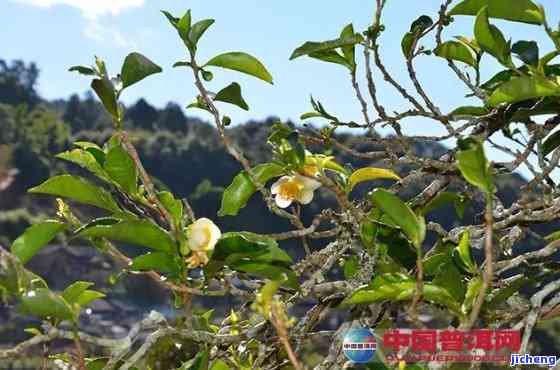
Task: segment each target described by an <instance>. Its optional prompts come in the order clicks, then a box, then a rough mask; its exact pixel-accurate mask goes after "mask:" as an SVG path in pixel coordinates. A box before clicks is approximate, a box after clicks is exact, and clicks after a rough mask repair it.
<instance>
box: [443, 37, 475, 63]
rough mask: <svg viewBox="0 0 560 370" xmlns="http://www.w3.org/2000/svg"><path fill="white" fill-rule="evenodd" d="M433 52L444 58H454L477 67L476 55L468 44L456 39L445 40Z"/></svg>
mask: <svg viewBox="0 0 560 370" xmlns="http://www.w3.org/2000/svg"><path fill="white" fill-rule="evenodd" d="M434 54H435V55H437V56H438V57H442V58H445V59H450V60H456V61H459V62H463V63H465V64H468V65H470V66H471V67H474V68H478V62H477V60H476V56H475V55H474V54H473V52H472V51H471V49H469V47H468V46H466V45H464V44H463V43H461V42H458V41H447V42H444V43H443V44H441V45H440V46H438V47H437V48H436V49H435V50H434Z"/></svg>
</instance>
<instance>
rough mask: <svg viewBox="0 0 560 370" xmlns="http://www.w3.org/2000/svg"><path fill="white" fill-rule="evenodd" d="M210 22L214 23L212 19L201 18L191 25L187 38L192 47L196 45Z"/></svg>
mask: <svg viewBox="0 0 560 370" xmlns="http://www.w3.org/2000/svg"><path fill="white" fill-rule="evenodd" d="M212 24H214V20H213V19H203V20H201V21H199V22H196V23H195V24H193V25H192V27H191V30H190V31H189V40H190V41H191V43H192V45H193V46H194V47H196V45H197V44H198V41H199V40H200V38H201V37H202V35H203V34H204V32H206V30H207V29H208V27H210V26H211V25H212Z"/></svg>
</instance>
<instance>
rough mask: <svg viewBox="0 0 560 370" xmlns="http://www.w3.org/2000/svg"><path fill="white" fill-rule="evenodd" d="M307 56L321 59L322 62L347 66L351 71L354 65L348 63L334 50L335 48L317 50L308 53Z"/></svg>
mask: <svg viewBox="0 0 560 370" xmlns="http://www.w3.org/2000/svg"><path fill="white" fill-rule="evenodd" d="M309 56H310V57H311V58H315V59H319V60H322V61H323V62H329V63H335V64H340V65H342V66H344V67H346V68H348V69H349V70H350V71H352V70H353V69H354V66H353V65H352V64H350V63H348V61H347V60H346V58H345V57H343V56H342V55H340V54H339V52H338V51H336V50H322V51H317V52H314V53H311V54H309Z"/></svg>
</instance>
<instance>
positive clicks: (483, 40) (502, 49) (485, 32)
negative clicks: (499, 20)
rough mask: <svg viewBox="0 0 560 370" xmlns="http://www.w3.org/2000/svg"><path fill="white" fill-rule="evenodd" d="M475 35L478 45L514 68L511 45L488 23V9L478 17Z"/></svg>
mask: <svg viewBox="0 0 560 370" xmlns="http://www.w3.org/2000/svg"><path fill="white" fill-rule="evenodd" d="M474 35H475V37H476V41H477V42H478V45H480V47H481V49H482V50H484V51H485V52H487V53H489V54H491V55H493V56H494V57H495V58H496V59H498V61H500V63H502V64H503V65H505V66H508V67H511V66H513V64H512V62H511V53H510V47H509V43H508V42H507V41H506V39H505V38H504V35H503V34H502V32H501V31H500V30H499V29H498V28H497V27H496V26H494V25H491V24H490V23H489V22H488V9H487V7H483V8H482V9H481V10H480V12H479V13H478V15H477V16H476V22H475V25H474Z"/></svg>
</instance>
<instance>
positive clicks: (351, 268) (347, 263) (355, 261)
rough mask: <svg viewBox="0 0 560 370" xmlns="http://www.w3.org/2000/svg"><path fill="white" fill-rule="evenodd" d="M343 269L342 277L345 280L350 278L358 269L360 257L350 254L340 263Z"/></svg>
mask: <svg viewBox="0 0 560 370" xmlns="http://www.w3.org/2000/svg"><path fill="white" fill-rule="evenodd" d="M342 269H343V271H344V278H345V279H346V280H349V279H352V278H353V277H354V276H356V274H357V273H358V272H359V270H360V259H359V258H358V256H350V257H349V258H347V259H345V260H344V264H343V265H342Z"/></svg>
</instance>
